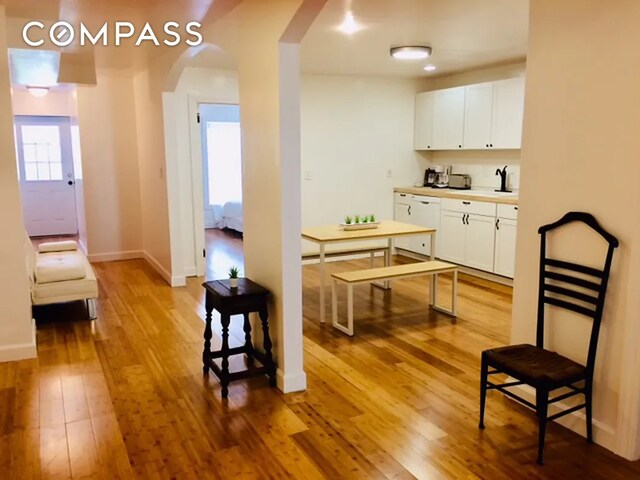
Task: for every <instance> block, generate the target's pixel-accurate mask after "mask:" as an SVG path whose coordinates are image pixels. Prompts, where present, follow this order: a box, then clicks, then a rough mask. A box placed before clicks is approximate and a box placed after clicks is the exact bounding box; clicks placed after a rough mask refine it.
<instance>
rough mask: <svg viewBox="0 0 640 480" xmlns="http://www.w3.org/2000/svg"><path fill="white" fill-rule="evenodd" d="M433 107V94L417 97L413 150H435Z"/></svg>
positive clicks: (428, 93) (420, 94) (418, 95)
mask: <svg viewBox="0 0 640 480" xmlns="http://www.w3.org/2000/svg"><path fill="white" fill-rule="evenodd" d="M433 106H434V93H433V92H425V93H419V94H417V95H416V101H415V118H414V132H413V148H414V149H415V150H431V149H432V148H433Z"/></svg>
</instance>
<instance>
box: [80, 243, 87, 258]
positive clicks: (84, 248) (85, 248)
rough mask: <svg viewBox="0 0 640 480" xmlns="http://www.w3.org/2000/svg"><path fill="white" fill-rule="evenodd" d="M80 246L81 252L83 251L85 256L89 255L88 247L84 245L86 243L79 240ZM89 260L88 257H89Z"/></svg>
mask: <svg viewBox="0 0 640 480" xmlns="http://www.w3.org/2000/svg"><path fill="white" fill-rule="evenodd" d="M78 246H79V247H80V250H82V253H84V254H85V255H87V252H88V250H87V246H86V245H85V244H84V242H83V241H82V240H80V239H78ZM87 258H88V257H87Z"/></svg>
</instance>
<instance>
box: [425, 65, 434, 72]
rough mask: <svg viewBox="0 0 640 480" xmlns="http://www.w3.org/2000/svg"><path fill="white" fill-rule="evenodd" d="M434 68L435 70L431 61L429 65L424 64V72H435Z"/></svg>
mask: <svg viewBox="0 0 640 480" xmlns="http://www.w3.org/2000/svg"><path fill="white" fill-rule="evenodd" d="M435 70H436V66H435V65H432V64H431V63H430V64H429V65H425V66H424V71H425V72H435Z"/></svg>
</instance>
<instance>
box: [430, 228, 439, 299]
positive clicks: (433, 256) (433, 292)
mask: <svg viewBox="0 0 640 480" xmlns="http://www.w3.org/2000/svg"><path fill="white" fill-rule="evenodd" d="M429 257H430V260H431V261H432V262H433V261H434V260H435V259H436V234H435V232H433V233H431V248H430V250H429ZM437 289H438V274H437V273H436V274H435V275H431V295H430V298H431V300H430V301H431V306H434V305H435V304H436V300H437V295H438V294H437Z"/></svg>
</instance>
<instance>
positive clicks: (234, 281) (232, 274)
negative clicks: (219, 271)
mask: <svg viewBox="0 0 640 480" xmlns="http://www.w3.org/2000/svg"><path fill="white" fill-rule="evenodd" d="M229 283H230V284H231V288H238V267H231V268H230V269H229Z"/></svg>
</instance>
